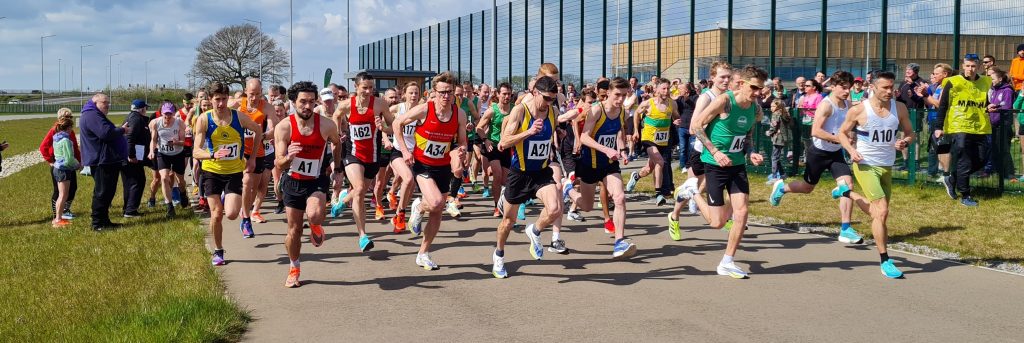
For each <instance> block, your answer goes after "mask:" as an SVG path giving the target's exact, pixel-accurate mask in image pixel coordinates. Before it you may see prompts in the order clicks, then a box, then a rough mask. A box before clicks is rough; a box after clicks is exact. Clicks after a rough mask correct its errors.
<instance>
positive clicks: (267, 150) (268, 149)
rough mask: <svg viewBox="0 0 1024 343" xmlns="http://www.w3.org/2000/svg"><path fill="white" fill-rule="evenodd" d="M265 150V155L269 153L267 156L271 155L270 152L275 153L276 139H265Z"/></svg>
mask: <svg viewBox="0 0 1024 343" xmlns="http://www.w3.org/2000/svg"><path fill="white" fill-rule="evenodd" d="M263 152H264V155H267V156H270V154H273V153H274V141H272V140H271V141H264V142H263Z"/></svg>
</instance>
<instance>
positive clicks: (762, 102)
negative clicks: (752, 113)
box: [754, 82, 776, 125]
mask: <svg viewBox="0 0 1024 343" xmlns="http://www.w3.org/2000/svg"><path fill="white" fill-rule="evenodd" d="M775 99H776V98H775V86H773V85H772V84H771V82H767V83H765V86H764V88H762V89H761V91H760V94H759V95H758V97H757V98H755V99H754V101H755V102H757V105H758V106H760V107H761V113H772V112H771V108H772V102H774V101H775ZM771 119H772V118H771V116H764V118H763V119H762V124H765V125H768V123H769V122H771Z"/></svg>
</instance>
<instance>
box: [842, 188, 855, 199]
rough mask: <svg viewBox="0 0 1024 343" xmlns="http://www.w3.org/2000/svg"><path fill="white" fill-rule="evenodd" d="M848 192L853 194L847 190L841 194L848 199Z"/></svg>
mask: <svg viewBox="0 0 1024 343" xmlns="http://www.w3.org/2000/svg"><path fill="white" fill-rule="evenodd" d="M850 192H853V191H852V190H849V189H847V190H846V191H845V192H843V197H846V198H849V197H850Z"/></svg>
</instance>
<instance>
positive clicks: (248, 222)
mask: <svg viewBox="0 0 1024 343" xmlns="http://www.w3.org/2000/svg"><path fill="white" fill-rule="evenodd" d="M238 226H239V229H240V230H241V231H242V238H253V237H256V233H255V232H253V231H252V219H249V218H242V223H241V224H239V225H238Z"/></svg>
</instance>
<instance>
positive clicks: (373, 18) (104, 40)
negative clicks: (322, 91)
mask: <svg viewBox="0 0 1024 343" xmlns="http://www.w3.org/2000/svg"><path fill="white" fill-rule="evenodd" d="M490 6H491V1H487V0H430V1H420V0H387V1H382V0H359V1H352V3H351V11H352V13H351V18H352V30H351V37H350V39H351V40H350V43H351V46H352V47H353V48H352V49H351V51H350V49H348V46H347V45H346V41H345V39H346V37H345V36H346V35H345V33H346V25H347V24H348V23H347V22H346V13H345V11H346V0H332V1H325V0H295V1H294V12H293V20H294V29H293V30H294V31H293V33H294V36H293V40H294V48H293V49H294V50H293V51H294V62H295V80H296V81H299V80H322V79H323V73H324V70H325V69H326V68H331V69H333V71H334V75H335V76H334V79H335V80H339V79H341V78H342V75H343V74H344V72H345V70H346V62H347V61H346V54H350V56H351V70H355V69H356V68H357V67H358V62H359V61H358V55H357V52H358V46H359V45H361V44H365V43H367V42H370V41H374V40H377V39H380V38H381V37H387V36H391V35H394V34H397V33H399V32H405V31H408V30H412V29H413V28H418V27H422V26H427V25H431V24H434V23H437V22H438V21H440V20H444V19H447V18H449V17H453V16H455V15H456V14H454V13H455V12H452V11H453V9H456V10H455V11H456V12H457V13H468V12H471V11H480V10H482V9H484V8H489V7H490ZM0 17H6V18H3V19H0V46H2V47H3V49H2V53H0V90H8V91H10V90H30V89H39V88H40V71H41V68H40V67H41V66H43V67H44V68H45V82H46V84H45V85H46V89H47V90H55V89H57V85H58V81H59V83H60V85H61V87H63V88H65V89H77V88H78V84H79V73H80V70H81V69H84V70H85V72H84V73H82V74H81V77H82V81H83V83H84V87H85V88H87V89H99V88H103V87H105V86H106V84H107V82H108V81H107V80H108V71H107V65H108V62H109V63H111V64H112V65H113V72H112V73H110V74H111V75H112V76H111V78H112V79H113V83H114V84H115V85H116V84H118V79H119V78H120V84H122V85H124V86H127V85H128V84H129V83H132V84H143V83H145V82H146V75H147V69H148V78H149V84H150V85H155V84H173V83H174V82H175V81H177V82H178V83H179V84H180V85H182V86H186V85H187V84H188V81H187V78H186V76H185V74H186V73H187V72H189V70H190V69H191V67H192V62H193V61H194V58H195V48H196V46H197V45H198V44H199V42H200V41H202V40H203V38H205V37H207V36H209V35H211V34H213V33H214V32H216V31H217V30H218V29H220V28H222V27H225V26H230V25H237V24H245V23H247V21H245V19H250V20H255V21H261V22H262V26H263V31H264V32H266V33H267V34H268V35H269V36H270V37H271V38H273V39H275V40H276V41H277V42H278V44H279V45H281V46H282V48H283V49H284V50H285V51H288V49H289V47H288V42H289V39H288V36H289V0H216V1H196V0H166V1H151V0H143V1H138V0H136V1H128V0H103V1H89V0H62V1H58V0H32V1H4V5H3V7H2V9H0ZM46 35H56V36H54V37H50V38H46V39H44V40H43V49H44V52H45V60H43V61H40V59H41V56H40V37H41V36H46ZM90 44H91V45H92V46H90V47H86V48H84V49H83V48H81V46H82V45H90ZM80 52H81V57H80ZM111 54H118V55H117V56H113V57H111V56H110V55H111ZM80 58H81V62H82V63H83V65H84V68H79V62H80V61H79V60H80ZM146 61H150V62H149V63H148V68H147V63H146ZM61 71H62V72H61ZM118 74H120V75H118ZM66 81H67V82H66ZM65 83H66V84H67V86H66V87H65V86H64V84H65ZM318 83H319V82H318Z"/></svg>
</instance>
